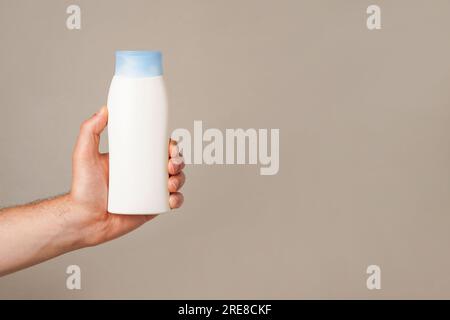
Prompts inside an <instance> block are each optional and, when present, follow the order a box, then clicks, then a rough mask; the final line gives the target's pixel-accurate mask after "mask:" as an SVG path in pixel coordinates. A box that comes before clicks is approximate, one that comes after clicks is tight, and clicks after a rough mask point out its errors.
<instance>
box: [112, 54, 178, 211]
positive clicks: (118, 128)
mask: <svg viewBox="0 0 450 320" xmlns="http://www.w3.org/2000/svg"><path fill="white" fill-rule="evenodd" d="M108 114H109V116H108V142H109V193H108V211H109V212H110V213H117V214H157V213H162V212H166V211H169V210H170V207H169V191H168V187H167V183H168V177H169V175H168V169H167V164H168V157H169V151H168V145H169V135H168V105H167V95H166V89H165V85H164V81H163V77H162V56H161V53H160V52H158V51H117V52H116V69H115V75H114V77H113V79H112V82H111V86H110V88H109V94H108Z"/></svg>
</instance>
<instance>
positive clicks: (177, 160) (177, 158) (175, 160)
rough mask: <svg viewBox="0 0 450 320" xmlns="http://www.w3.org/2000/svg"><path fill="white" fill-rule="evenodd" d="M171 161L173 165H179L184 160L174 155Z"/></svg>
mask: <svg viewBox="0 0 450 320" xmlns="http://www.w3.org/2000/svg"><path fill="white" fill-rule="evenodd" d="M171 160H172V163H173V164H175V165H177V166H178V165H181V164H182V163H183V162H184V159H183V158H182V157H174V158H172V159H171Z"/></svg>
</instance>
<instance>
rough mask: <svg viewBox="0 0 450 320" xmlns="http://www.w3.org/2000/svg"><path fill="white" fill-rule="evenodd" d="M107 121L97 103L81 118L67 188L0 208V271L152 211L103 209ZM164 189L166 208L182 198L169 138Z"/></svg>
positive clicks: (107, 234) (122, 228)
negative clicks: (102, 145) (89, 114)
mask: <svg viewBox="0 0 450 320" xmlns="http://www.w3.org/2000/svg"><path fill="white" fill-rule="evenodd" d="M107 122H108V109H107V108H106V107H103V108H101V109H100V110H99V111H98V112H97V113H96V114H94V115H93V116H92V117H91V118H89V119H87V120H86V121H84V122H83V124H82V125H81V128H80V133H79V136H78V139H77V142H76V145H75V148H74V151H73V157H72V186H71V190H70V192H69V193H67V194H64V195H61V196H57V197H54V198H51V199H46V200H42V201H36V202H33V203H30V204H26V205H21V206H16V207H11V208H5V209H2V210H0V276H2V275H5V274H8V273H11V272H14V271H17V270H20V269H23V268H26V267H29V266H32V265H34V264H37V263H40V262H43V261H46V260H48V259H51V258H53V257H56V256H59V255H61V254H64V253H66V252H69V251H73V250H77V249H80V248H84V247H90V246H95V245H98V244H101V243H103V242H106V241H109V240H112V239H115V238H117V237H120V236H122V235H124V234H126V233H128V232H130V231H132V230H134V229H136V228H138V227H139V226H141V225H143V224H144V223H146V222H147V221H149V220H152V219H153V218H155V217H156V216H157V215H118V214H110V213H108V211H107V196H108V167H109V162H108V154H107V153H106V154H101V153H100V152H99V142H100V134H101V133H102V131H103V130H104V129H105V127H106V125H107ZM169 153H170V154H169V155H168V171H169V179H168V186H167V187H168V190H169V192H170V197H169V204H170V207H171V208H172V209H175V208H179V207H180V206H181V205H182V203H183V195H182V193H180V192H179V189H180V188H181V187H182V186H183V184H184V182H185V176H184V173H183V171H182V170H183V168H184V160H183V158H182V157H181V156H180V154H179V151H178V147H177V145H176V143H175V142H174V141H170V142H169Z"/></svg>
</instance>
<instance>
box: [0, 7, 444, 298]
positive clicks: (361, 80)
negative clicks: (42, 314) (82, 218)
mask: <svg viewBox="0 0 450 320" xmlns="http://www.w3.org/2000/svg"><path fill="white" fill-rule="evenodd" d="M70 4H77V5H79V6H80V7H81V19H82V22H81V30H73V31H71V30H68V29H67V28H66V18H67V17H68V15H67V14H66V8H67V7H68V6H69V5H70ZM370 4H378V5H379V6H380V7H381V18H382V29H381V30H377V31H369V30H368V29H367V27H366V18H367V14H366V8H367V7H368V6H369V5H370ZM449 30H450V1H447V0H435V1H432V2H430V1H425V0H421V1H418V0H417V1H413V0H396V1H382V0H376V1H368V0H345V1H344V0H341V1H335V0H328V1H325V0H305V1H299V0H291V1H288V0H280V1H274V0H272V1H268V0H245V1H242V0H240V1H238V0H231V1H225V0H179V1H174V0H164V1H163V0H159V1H158V0H149V1H143V0H142V1H138V0H127V1H124V0H123V1H112V0H96V1H86V0H84V1H81V0H78V1H76V0H73V1H67V0H64V1H52V0H41V1H32V0H27V1H25V0H0V43H1V44H0V45H1V50H0V70H1V74H0V205H1V206H9V205H14V204H19V203H25V202H29V201H32V200H35V199H38V198H45V197H48V196H52V195H55V194H60V193H63V192H67V191H68V189H69V186H70V180H71V171H70V170H71V152H72V148H73V145H74V142H75V139H76V136H77V133H78V130H79V125H80V123H81V122H82V121H83V120H84V119H85V118H87V117H89V116H91V115H92V114H93V113H94V112H95V111H96V110H97V109H98V108H99V107H100V106H102V105H103V104H105V103H106V97H107V90H108V87H109V84H110V80H111V77H112V75H113V72H114V52H115V50H120V49H122V50H123V49H128V50H145V49H146V50H152V49H153V50H154V49H159V50H162V52H163V55H164V67H165V78H166V81H167V86H168V89H169V95H170V107H171V118H170V126H171V129H175V128H187V129H189V130H192V128H193V122H194V120H202V121H203V125H204V128H211V127H212V128H219V129H221V130H225V128H268V129H270V128H279V129H280V171H279V173H278V174H277V175H274V176H261V175H259V168H258V167H257V166H254V165H228V166H219V165H214V166H208V165H190V166H188V167H187V168H186V170H185V171H186V175H187V179H188V180H187V183H186V185H185V188H184V194H185V199H186V202H185V205H184V206H183V208H182V209H180V210H177V211H175V212H173V213H170V214H167V215H164V216H160V217H158V218H157V219H155V220H154V221H151V222H150V223H148V224H146V225H145V226H143V227H142V228H140V229H139V230H137V231H136V232H134V233H132V234H129V235H127V236H125V237H123V238H121V239H118V240H115V241H113V242H110V243H107V244H104V245H101V246H98V247H94V248H89V249H84V250H80V251H76V252H72V253H69V254H66V255H63V256H61V257H58V258H56V259H54V260H52V261H49V262H46V263H43V264H41V265H38V266H35V267H32V268H29V269H27V270H23V271H21V272H18V273H15V274H12V275H9V276H5V277H3V278H1V279H0V298H4V299H7V298H43V299H45V298H63V299H80V298H87V299H89V298H100V299H106V298H138V299H145V298H194V299H195V298H212V299H214V298H289V299H290V298H375V299H378V298H450V277H449V272H450V250H449V249H450V214H449V210H450V92H449V88H450V41H449ZM106 137H107V136H106V133H105V134H104V135H103V137H102V138H103V141H102V151H106V150H107V143H106ZM11 241H14V239H11ZM0 259H2V257H0ZM71 264H76V265H79V266H80V267H81V270H82V290H79V291H77V290H73V291H70V290H67V289H66V277H67V275H66V273H65V271H66V267H67V266H68V265H71ZM372 264H376V265H379V266H380V267H381V270H382V278H381V279H382V280H381V281H382V282H381V283H382V289H381V290H373V291H370V290H368V289H367V288H366V279H367V274H366V268H367V266H369V265H372Z"/></svg>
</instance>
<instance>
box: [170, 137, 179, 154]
mask: <svg viewBox="0 0 450 320" xmlns="http://www.w3.org/2000/svg"><path fill="white" fill-rule="evenodd" d="M178 156H180V149H179V147H178V144H177V142H176V141H175V140H172V139H170V141H169V157H170V158H175V157H178Z"/></svg>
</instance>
